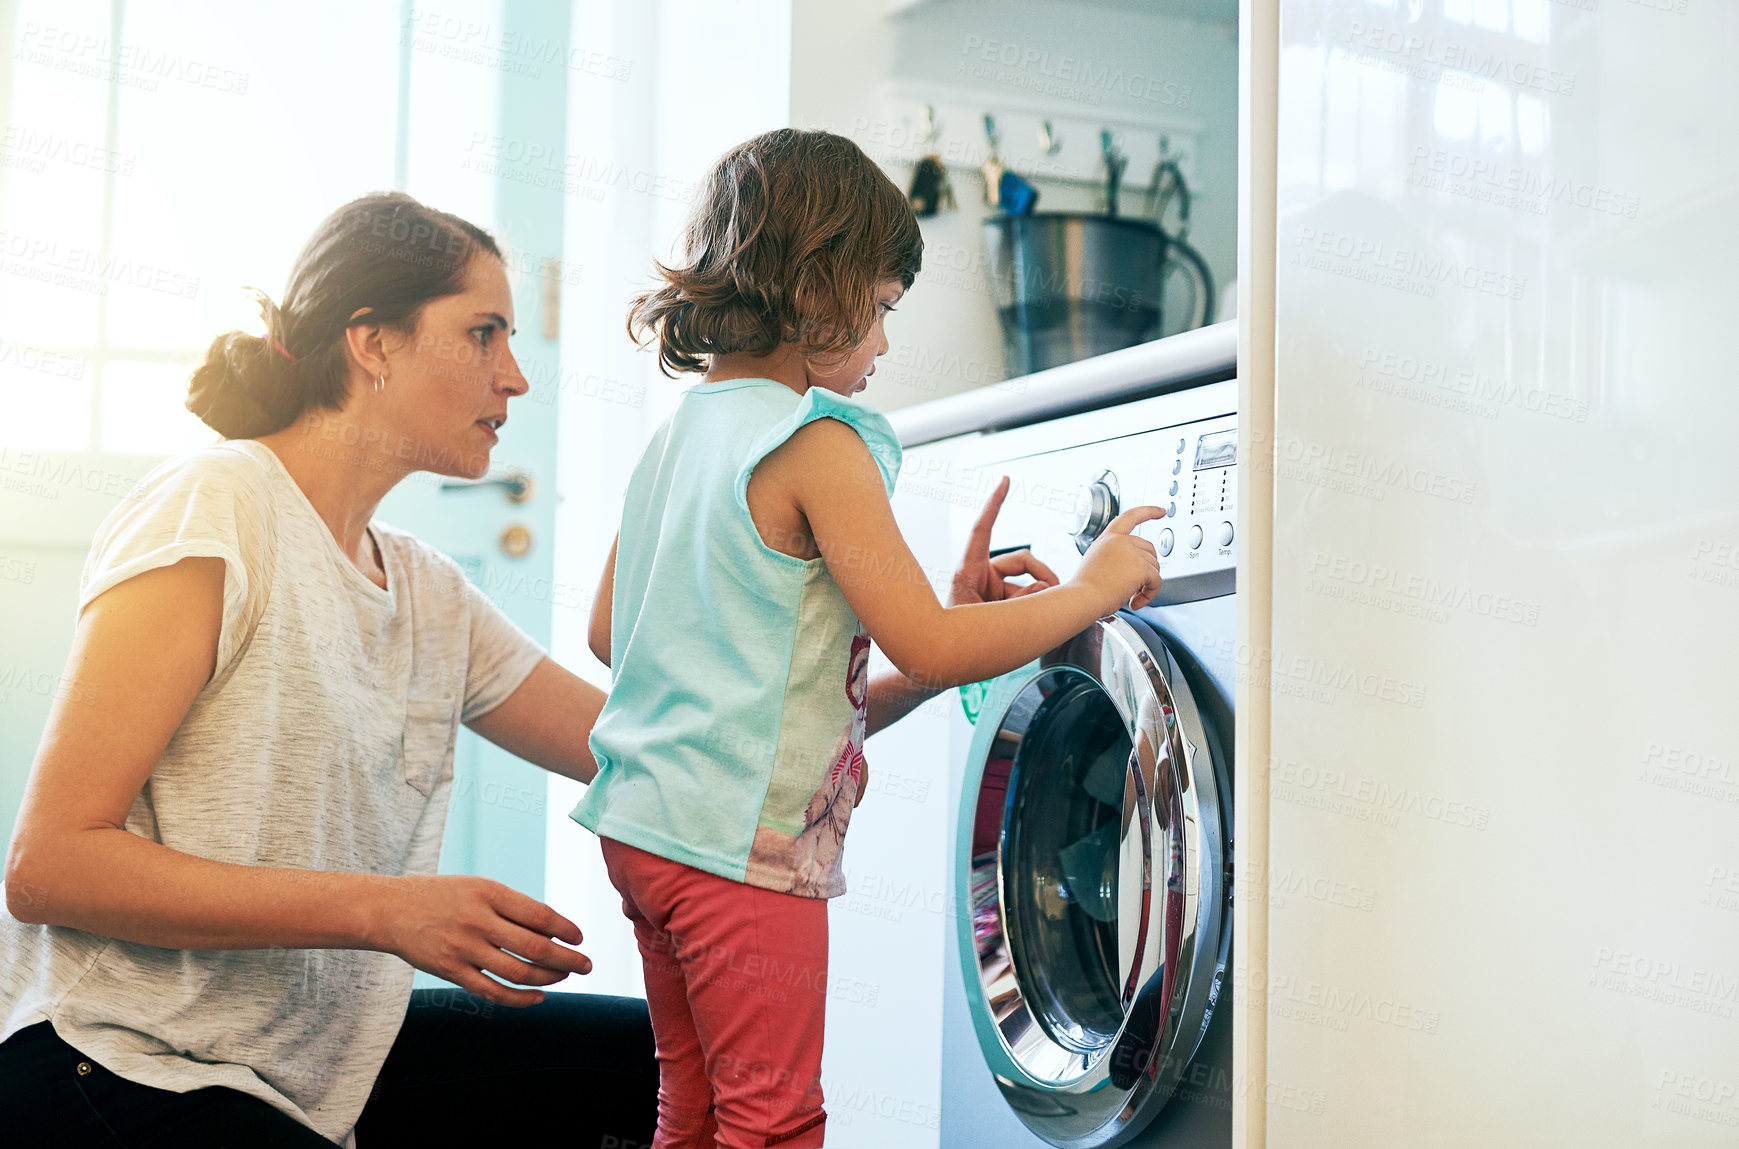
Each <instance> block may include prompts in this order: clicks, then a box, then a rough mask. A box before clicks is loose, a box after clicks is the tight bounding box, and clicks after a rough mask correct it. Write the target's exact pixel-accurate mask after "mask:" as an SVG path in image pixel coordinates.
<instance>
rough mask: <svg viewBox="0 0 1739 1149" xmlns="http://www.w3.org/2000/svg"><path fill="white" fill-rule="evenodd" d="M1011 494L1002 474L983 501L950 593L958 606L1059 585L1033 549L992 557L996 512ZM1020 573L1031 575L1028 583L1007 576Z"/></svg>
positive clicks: (953, 603) (998, 599)
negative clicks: (1035, 556)
mask: <svg viewBox="0 0 1739 1149" xmlns="http://www.w3.org/2000/svg"><path fill="white" fill-rule="evenodd" d="M1007 497H1008V476H1007V475H1004V476H1003V477H1002V482H1000V483H998V484H997V485H996V490H994V491H992V492H990V498H988V499H986V500H985V501H984V510H983V511H982V512H981V513H980V514H979V516H978V522H976V523H974V524H973V527H972V534H971V536H970V537H968V538H967V540H966V555H965V557H964V558H962V559H961V560H960V569H959V570H957V571H955V572H954V583H953V586H952V588H951V589H950V591H949V593H948V605H949V606H959V605H961V604H962V603H968V602H1001V601H1002V600H1003V599H1005V598H1019V597H1020V596H1021V595H1023V594H1032V593H1033V592H1034V591H1039V590H1044V589H1045V588H1046V587H1053V586H1056V585H1057V576H1056V575H1055V574H1054V573H1052V571H1051V568H1050V567H1048V566H1046V565H1045V564H1044V563H1042V562H1040V561H1039V560H1038V559H1036V558H1034V557H1033V553H1032V552H1031V551H1026V550H1020V551H1010V552H1009V553H1007V554H1001V555H997V556H996V557H995V558H991V557H990V531H991V528H992V527H994V526H996V516H997V515H998V513H1000V512H1001V510H1002V501H1003V500H1004V499H1006V498H1007ZM1019 575H1031V576H1032V577H1033V581H1032V582H1029V583H1010V582H1007V581H1006V580H1008V579H1011V578H1015V577H1017V576H1019Z"/></svg>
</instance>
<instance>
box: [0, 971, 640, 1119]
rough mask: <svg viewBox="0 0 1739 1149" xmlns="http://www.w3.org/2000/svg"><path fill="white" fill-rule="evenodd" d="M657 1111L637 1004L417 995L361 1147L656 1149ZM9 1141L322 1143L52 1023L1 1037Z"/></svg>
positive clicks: (260, 1109)
mask: <svg viewBox="0 0 1739 1149" xmlns="http://www.w3.org/2000/svg"><path fill="white" fill-rule="evenodd" d="M657 1114H658V1063H657V1061H656V1060H655V1059H654V1056H653V1048H652V1025H651V1023H650V1022H649V1021H648V1020H647V1016H646V1003H645V1002H644V1001H642V1000H640V999H638V998H626V997H598V996H593V995H589V994H570V993H550V994H548V995H547V996H546V997H545V998H544V1001H543V1003H542V1004H541V1005H534V1006H529V1007H527V1008H524V1009H514V1008H512V1007H509V1006H501V1005H495V1004H493V1003H491V1002H487V1001H484V1000H483V999H482V998H479V997H474V996H472V995H471V994H468V993H465V992H464V991H462V990H457V989H419V990H416V991H414V992H413V993H412V994H411V1005H410V1009H409V1010H408V1011H407V1013H406V1015H405V1023H404V1025H403V1027H402V1028H401V1029H400V1030H399V1035H398V1038H397V1040H395V1041H394V1042H393V1047H392V1052H391V1053H390V1054H388V1056H387V1059H386V1065H385V1067H384V1068H382V1070H381V1074H380V1078H379V1079H378V1080H377V1081H376V1082H375V1086H374V1091H373V1092H372V1093H371V1094H370V1095H369V1099H368V1104H367V1106H366V1107H365V1108H364V1109H363V1111H362V1119H361V1121H360V1122H359V1123H358V1125H357V1133H356V1138H357V1145H358V1147H359V1149H391V1147H394V1146H416V1147H417V1149H434V1147H438V1146H446V1145H476V1146H495V1145H531V1144H549V1145H561V1146H571V1147H572V1149H646V1147H647V1146H650V1145H651V1143H652V1131H653V1125H654V1124H655V1122H656V1120H657ZM0 1143H3V1144H6V1145H17V1146H20V1147H25V1146H28V1147H29V1149H37V1147H38V1146H41V1147H43V1149H48V1147H50V1146H53V1147H56V1149H59V1147H62V1146H64V1147H66V1149H83V1147H85V1146H104V1147H105V1149H121V1147H125V1149H171V1147H173V1149H319V1147H321V1146H330V1145H331V1144H332V1142H330V1141H328V1140H326V1139H325V1138H324V1137H322V1136H320V1135H319V1134H318V1133H316V1132H314V1131H313V1130H312V1129H310V1128H308V1127H307V1126H306V1125H303V1124H301V1123H300V1122H298V1121H296V1120H295V1119H294V1118H291V1117H288V1116H286V1115H285V1114H284V1113H282V1112H280V1111H279V1110H277V1109H274V1108H272V1107H271V1106H270V1105H268V1104H266V1103H265V1102H264V1101H261V1100H259V1099H258V1098H255V1097H250V1096H248V1095H247V1094H244V1093H237V1092H236V1091H235V1090H233V1089H223V1088H212V1089H196V1090H193V1091H191V1092H189V1093H171V1092H169V1091H167V1090H162V1089H153V1088H151V1087H150V1086H148V1085H138V1084H136V1083H134V1082H131V1081H127V1080H126V1079H124V1078H121V1077H117V1076H115V1075H114V1074H113V1073H110V1072H109V1071H108V1070H106V1069H104V1068H103V1067H102V1066H100V1065H98V1064H96V1062H94V1061H90V1060H88V1059H87V1058H85V1057H84V1056H83V1055H82V1054H80V1053H79V1051H78V1050H76V1049H74V1048H73V1047H72V1046H70V1045H68V1044H67V1043H66V1042H64V1041H62V1040H61V1039H60V1037H59V1035H57V1034H56V1033H55V1032H54V1030H53V1028H52V1027H50V1025H49V1024H48V1022H46V1021H45V1022H40V1023H38V1024H36V1025H33V1026H30V1027H29V1028H27V1029H23V1030H20V1031H19V1032H18V1033H15V1034H13V1035H12V1037H11V1038H9V1039H8V1040H7V1041H6V1042H5V1043H4V1044H0Z"/></svg>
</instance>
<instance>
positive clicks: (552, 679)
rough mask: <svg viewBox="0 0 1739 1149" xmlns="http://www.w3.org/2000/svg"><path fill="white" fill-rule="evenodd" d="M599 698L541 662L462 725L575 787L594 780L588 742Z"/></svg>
mask: <svg viewBox="0 0 1739 1149" xmlns="http://www.w3.org/2000/svg"><path fill="white" fill-rule="evenodd" d="M604 698H605V694H604V692H603V691H602V690H599V689H598V688H597V687H596V686H593V685H592V684H591V683H589V682H587V681H586V680H585V679H583V678H581V677H579V676H578V675H576V674H574V673H572V672H571V671H569V670H567V669H566V668H565V667H563V666H562V665H561V664H560V663H558V662H556V661H554V660H553V659H548V658H546V659H544V660H543V661H542V662H540V663H538V664H537V666H536V667H534V668H533V669H532V672H531V673H530V674H528V675H526V678H525V681H524V682H522V683H520V684H519V688H518V689H517V690H515V691H514V692H513V693H512V694H509V695H508V696H507V698H506V700H505V701H504V702H502V703H501V705H499V706H497V707H496V708H495V709H494V710H491V711H490V712H489V713H487V714H485V715H483V716H481V717H479V718H474V719H472V720H471V721H470V722H469V723H468V724H467V725H469V726H470V727H471V729H473V730H475V731H476V732H477V733H479V734H481V735H483V737H485V738H487V739H489V741H491V742H493V743H495V744H496V745H497V746H499V747H501V748H502V749H503V750H506V751H508V752H510V753H513V754H517V755H519V756H520V757H521V758H523V759H525V760H526V761H527V762H530V763H531V764H532V765H534V766H542V767H543V768H544V769H545V770H548V771H550V772H551V773H554V774H562V775H565V776H567V777H569V778H573V779H576V780H577V781H580V782H590V781H591V780H592V779H593V778H595V777H597V775H598V763H597V760H596V759H594V758H593V757H592V751H591V747H590V746H589V745H588V740H589V739H590V737H591V734H592V724H593V723H595V722H597V720H598V713H599V711H601V710H603V709H604Z"/></svg>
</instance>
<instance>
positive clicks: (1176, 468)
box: [1171, 459, 1183, 475]
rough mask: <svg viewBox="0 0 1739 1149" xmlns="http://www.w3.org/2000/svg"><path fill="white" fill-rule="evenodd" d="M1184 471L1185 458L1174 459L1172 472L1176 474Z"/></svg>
mask: <svg viewBox="0 0 1739 1149" xmlns="http://www.w3.org/2000/svg"><path fill="white" fill-rule="evenodd" d="M1182 471H1183V460H1182V459H1173V460H1172V461H1171V473H1172V474H1174V475H1176V474H1180V473H1182Z"/></svg>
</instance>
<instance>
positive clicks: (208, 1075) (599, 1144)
mask: <svg viewBox="0 0 1739 1149" xmlns="http://www.w3.org/2000/svg"><path fill="white" fill-rule="evenodd" d="M261 303H262V307H263V308H264V310H265V313H266V320H267V332H266V337H265V338H263V339H262V338H259V337H256V336H251V335H244V334H242V333H239V332H232V333H230V334H228V335H225V336H222V337H220V338H219V339H218V340H216V341H215V342H214V343H213V344H212V347H211V350H210V352H209V354H208V355H207V358H206V362H205V364H204V365H203V366H202V367H200V368H199V369H198V370H197V371H196V372H195V373H194V376H193V385H192V389H191V394H190V397H189V400H188V406H189V407H190V408H191V409H192V410H193V411H194V412H195V413H196V414H198V415H199V416H200V417H201V418H203V419H204V420H205V421H206V422H207V423H208V424H209V425H210V426H212V427H213V428H214V429H215V430H217V431H218V432H219V433H220V434H222V435H224V436H225V438H226V441H225V442H223V443H221V444H219V445H217V446H214V447H209V448H206V449H204V450H201V451H196V452H193V453H191V454H189V455H185V456H182V457H180V458H177V459H172V460H170V461H169V462H167V463H165V464H164V465H163V466H161V467H159V468H157V470H155V471H153V472H152V473H151V474H150V475H149V476H147V477H146V479H145V480H144V481H143V482H142V483H141V484H140V487H139V488H138V489H137V490H136V491H134V492H133V493H132V495H131V496H129V498H128V499H127V500H125V501H124V502H123V503H122V505H121V506H120V507H118V508H117V509H116V510H115V511H114V512H113V513H112V514H111V515H110V516H109V518H108V519H107V520H106V521H105V522H104V523H103V525H102V527H101V528H99V530H98V533H97V537H96V539H95V540H94V542H93V544H92V548H91V555H90V558H89V560H88V561H87V563H86V566H85V571H84V575H83V578H82V580H81V587H80V595H79V617H78V623H77V629H76V632H75V635H74V640H73V648H72V653H71V656H70V658H69V660H68V670H67V682H66V689H64V690H62V691H61V692H60V697H59V699H58V700H57V702H56V705H55V708H54V710H53V711H52V712H51V714H50V716H49V721H48V726H47V728H46V730H45V731H44V734H43V739H42V744H41V747H40V749H39V751H38V754H37V758H36V762H35V764H34V766H33V768H32V772H31V776H30V782H29V784H28V787H27V789H26V792H25V797H24V803H23V807H22V809H21V810H20V813H19V817H18V822H17V829H16V831H15V833H14V837H13V842H12V848H11V851H10V853H9V854H8V856H7V861H6V880H5V894H6V908H7V911H8V913H7V914H4V915H0V1131H3V1137H4V1140H5V1142H6V1144H19V1145H30V1146H36V1145H44V1146H47V1145H53V1146H56V1147H69V1149H76V1147H78V1146H85V1145H93V1146H94V1145H102V1146H110V1147H112V1146H116V1145H121V1146H127V1147H129V1149H138V1147H146V1146H164V1147H170V1146H173V1147H175V1149H202V1147H203V1149H216V1147H218V1146H229V1147H231V1149H243V1147H245V1149H278V1147H292V1146H294V1147H308V1146H322V1145H330V1144H332V1143H333V1142H335V1141H336V1142H340V1143H344V1144H347V1145H356V1144H359V1143H360V1144H361V1145H362V1146H363V1147H364V1149H381V1147H383V1146H391V1145H398V1144H405V1145H411V1144H414V1145H417V1146H418V1147H419V1149H427V1147H428V1146H431V1145H450V1144H477V1145H498V1144H514V1145H517V1144H530V1143H533V1138H543V1137H549V1138H552V1143H559V1144H564V1145H573V1146H576V1147H584V1149H638V1147H641V1146H645V1145H648V1144H649V1143H650V1142H651V1140H652V1132H653V1125H654V1121H655V1118H656V1095H657V1087H658V1071H657V1066H656V1063H655V1060H654V1053H653V1041H652V1032H651V1028H650V1025H649V1023H648V1021H647V1014H646V1006H645V1003H644V1002H643V1001H639V1000H627V999H621V998H608V997H597V996H583V995H577V994H555V995H552V996H550V997H549V998H547V999H546V998H545V997H544V995H543V994H542V993H541V992H540V991H539V989H538V988H536V987H542V986H548V985H553V984H555V983H556V982H559V981H561V980H562V979H563V978H565V977H566V976H567V975H568V974H570V973H575V972H578V973H585V972H587V971H588V970H590V968H591V963H590V961H589V960H587V958H586V957H585V956H584V955H583V954H581V953H580V952H579V951H578V950H576V949H574V948H573V947H574V946H576V945H578V944H579V942H580V940H581V939H580V931H579V928H578V927H577V926H575V925H574V923H573V922H571V921H569V920H568V919H567V918H565V917H563V916H562V915H560V914H558V913H557V912H555V911H554V910H553V909H551V908H549V907H548V906H545V905H542V904H540V903H538V902H536V901H534V900H533V899H531V898H529V897H526V896H524V895H523V894H519V893H516V892H514V891H513V890H510V889H508V888H507V887H505V886H503V885H501V884H500V883H497V882H492V881H489V880H487V879H483V878H474V877H460V876H437V875H436V874H435V869H436V863H437V860H438V854H439V849H440V843H441V834H442V829H443V825H444V822H445V818H446V811H447V803H448V799H449V797H450V793H451V789H452V766H453V757H452V756H453V745H454V739H455V737H456V734H457V727H458V724H459V723H460V722H464V723H465V724H466V725H467V726H469V727H470V728H471V729H473V730H475V731H477V732H478V733H479V734H481V735H483V736H484V737H485V738H488V739H490V740H491V741H493V742H495V743H497V744H498V745H500V746H503V747H505V748H506V749H508V750H510V751H512V752H513V753H515V754H517V755H519V756H520V757H522V758H525V759H527V760H528V761H531V762H533V763H535V764H537V765H539V766H542V767H543V768H545V769H547V770H550V771H553V772H555V773H558V774H563V775H566V776H567V777H570V778H577V779H579V780H580V781H582V782H587V781H590V780H591V779H592V777H593V776H594V774H595V773H596V769H597V768H596V764H595V762H594V761H593V759H592V755H591V751H590V750H589V749H588V746H587V739H588V736H589V735H590V733H591V728H592V723H593V721H594V720H595V719H596V718H597V715H598V712H599V710H600V709H601V708H602V705H603V701H604V696H603V694H602V693H601V692H599V691H598V690H597V689H595V688H594V687H592V686H590V685H588V684H587V683H585V682H583V681H581V680H580V679H579V678H576V677H575V676H574V675H572V674H569V673H568V672H567V671H566V670H563V669H562V668H561V667H560V666H558V665H556V664H555V663H554V662H552V661H550V659H549V658H547V657H545V654H544V652H543V650H542V649H541V648H539V647H538V646H537V644H536V643H534V642H533V641H532V640H531V639H530V638H528V637H527V636H526V635H524V634H523V633H521V632H520V631H519V630H518V629H517V628H516V627H515V626H514V625H513V624H512V623H511V622H509V621H508V620H507V618H506V617H505V616H504V615H502V614H501V613H500V611H498V610H497V609H496V608H495V607H494V606H493V605H491V604H490V603H489V601H488V600H487V599H485V598H484V597H483V596H482V594H481V593H480V592H478V591H477V589H476V588H475V587H473V586H472V585H471V584H470V583H469V582H467V581H466V580H465V578H464V576H463V574H462V573H461V572H460V570H459V568H458V567H457V565H456V564H454V563H453V562H452V561H451V560H450V559H447V558H446V557H445V556H443V555H441V554H440V553H439V552H437V551H435V550H434V549H433V548H431V547H428V546H426V545H424V544H423V543H421V542H419V541H418V540H416V539H415V538H413V537H411V536H410V535H407V534H404V533H403V532H400V531H395V530H393V529H391V528H390V527H386V526H383V525H382V524H379V523H375V522H373V521H372V518H373V515H374V511H375V508H376V507H377V506H378V505H379V503H380V500H381V499H382V498H383V497H384V496H385V495H386V493H387V492H388V491H389V490H391V489H392V488H393V486H395V485H396V484H397V483H398V482H399V481H400V480H401V479H403V478H404V477H405V476H406V475H408V474H410V473H412V472H414V471H419V470H429V471H435V472H437V473H440V474H444V475H454V476H463V477H468V478H475V477H478V476H481V475H482V474H484V473H485V472H486V471H487V469H488V464H489V453H490V448H491V447H493V445H494V444H495V442H496V431H497V430H498V429H499V427H500V425H501V423H502V422H504V421H505V418H506V413H507V405H508V400H509V399H511V398H513V397H514V396H517V395H522V394H524V393H525V390H526V381H525V379H524V377H523V376H522V375H521V374H520V372H519V368H518V365H517V364H516V363H515V362H514V359H513V354H512V352H511V351H510V350H509V349H508V345H507V338H508V336H509V335H510V334H511V333H512V329H513V300H512V298H511V295H510V293H509V290H508V283H507V276H506V272H505V269H504V267H503V263H502V259H501V253H500V250H499V249H498V247H497V246H496V244H495V242H494V241H493V240H492V239H491V238H490V237H489V235H488V234H487V233H485V232H483V231H481V230H480V229H478V228H476V227H474V226H473V225H471V224H469V223H466V222H465V221H464V220H461V219H458V218H457V217H454V216H451V215H447V214H445V213H442V212H437V211H433V210H431V209H429V208H427V207H425V206H423V205H422V204H420V203H418V202H417V201H416V200H414V199H411V198H410V197H409V196H405V195H374V196H367V197H364V198H362V199H359V200H356V201H355V202H353V203H350V204H347V205H345V206H344V207H342V208H340V209H339V210H338V211H337V212H335V213H334V214H333V215H332V216H331V217H330V218H328V219H327V220H326V221H325V222H324V223H323V224H321V226H320V227H319V229H318V230H317V231H316V232H315V234H314V236H313V238H312V239H311V240H310V241H309V243H308V245H307V247H306V248H304V250H303V252H302V254H301V255H300V256H299V257H298V259H297V261H296V265H295V267H294V269H293V270H292V272H291V276H290V282H289V286H288V288H287V290H286V293H285V297H284V304H283V307H282V309H281V310H280V309H278V308H277V307H274V306H273V305H272V304H271V302H270V301H269V300H266V299H264V298H263V297H262V300H261ZM1005 492H1006V482H1005V483H1004V485H1003V486H1002V487H999V488H998V489H997V491H996V492H995V493H994V495H993V496H992V499H991V501H990V504H989V505H988V506H987V507H986V508H985V512H984V515H983V517H982V518H981V519H980V520H979V523H978V526H977V528H976V530H975V531H974V532H973V535H972V538H971V540H970V541H969V544H968V549H967V561H966V562H965V564H963V566H962V567H961V569H960V571H959V572H958V573H957V574H956V576H955V579H954V584H953V592H952V601H956V602H959V601H971V600H980V599H994V598H1002V597H1004V596H1005V595H1013V594H1018V593H1023V592H1025V591H1027V590H1036V589H1038V588H1039V587H1040V586H1042V585H1050V584H1051V583H1054V582H1055V578H1054V576H1052V575H1051V574H1050V572H1049V571H1047V570H1045V569H1044V568H1043V567H1042V566H1041V565H1040V564H1038V563H1036V562H1035V561H1034V560H1032V558H1031V556H1030V555H1028V554H1026V553H1025V552H1024V551H1022V552H1017V553H1014V554H1006V555H999V556H997V557H996V558H994V559H992V558H990V557H989V554H988V550H987V548H988V546H989V538H990V528H991V524H992V522H993V521H994V519H995V517H996V512H997V509H998V507H999V506H1000V504H1001V501H1002V497H1003V495H1004V494H1005ZM1022 573H1031V574H1033V575H1034V576H1035V577H1036V578H1037V579H1038V580H1039V581H1038V582H1035V583H1031V584H1026V585H1025V586H1020V585H1016V584H1012V583H1005V581H1004V579H1005V578H1007V577H1010V576H1014V575H1018V574H1022ZM606 577H607V576H606ZM870 691H871V693H870V727H871V729H872V730H873V729H876V728H879V727H881V726H884V725H886V724H888V723H890V722H893V721H895V720H896V719H897V718H899V717H900V716H901V715H902V714H904V713H906V712H907V711H909V710H910V709H911V708H912V707H913V706H914V705H916V704H917V703H918V702H919V701H920V700H921V699H922V698H924V697H925V696H926V695H928V694H930V693H932V692H933V691H931V690H928V689H926V688H924V687H921V686H919V685H917V684H914V683H911V682H909V681H906V680H904V679H901V678H899V677H898V676H897V675H896V676H889V677H885V678H883V679H880V680H878V681H876V682H875V683H873V684H871V688H870ZM412 967H415V968H417V969H421V970H425V971H427V972H429V973H432V974H436V975H438V976H440V977H443V978H445V979H447V980H448V981H451V982H453V983H455V984H457V985H459V986H462V987H464V989H465V990H466V991H469V992H465V993H459V992H456V991H452V990H417V991H415V992H413V991H412V990H411V976H412V972H411V971H412ZM490 974H493V975H495V977H497V978H501V979H504V980H505V981H506V982H508V983H512V984H503V982H502V981H497V980H494V979H493V978H491V977H490V976H488V975H490ZM517 987H533V988H517ZM498 1006H516V1007H523V1008H518V1009H498V1008H497V1007H498ZM555 1138H559V1141H554V1140H553V1139H555Z"/></svg>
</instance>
